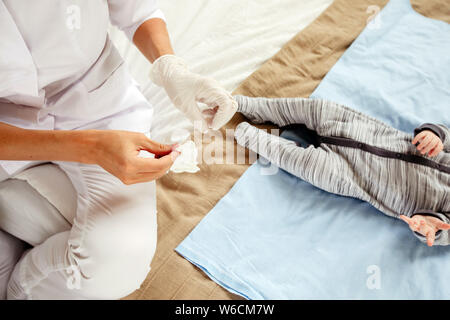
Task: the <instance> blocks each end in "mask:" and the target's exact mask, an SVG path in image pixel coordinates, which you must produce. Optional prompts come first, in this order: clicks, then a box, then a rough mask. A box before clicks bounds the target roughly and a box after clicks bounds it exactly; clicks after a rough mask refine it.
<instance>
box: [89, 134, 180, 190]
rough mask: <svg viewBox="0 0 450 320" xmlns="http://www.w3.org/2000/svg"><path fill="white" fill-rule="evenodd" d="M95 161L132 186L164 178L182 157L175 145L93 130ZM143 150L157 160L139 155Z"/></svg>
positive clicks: (144, 137)
mask: <svg viewBox="0 0 450 320" xmlns="http://www.w3.org/2000/svg"><path fill="white" fill-rule="evenodd" d="M92 136H93V137H94V138H93V140H94V141H95V142H94V143H93V144H92V149H91V150H92V152H91V154H92V155H93V159H90V161H89V162H91V163H95V164H98V165H99V166H101V167H102V168H103V169H105V170H106V171H108V172H109V173H111V174H112V175H114V176H116V177H117V178H119V179H120V180H121V181H122V182H123V183H124V184H127V185H130V184H135V183H141V182H148V181H152V180H156V179H158V178H160V177H162V176H163V175H165V174H166V173H167V172H168V170H169V169H170V167H171V166H172V164H173V162H174V161H175V159H176V158H177V157H178V156H179V154H180V153H179V152H178V151H174V150H173V149H174V147H175V146H170V145H164V144H160V143H157V142H155V141H152V140H150V139H149V138H147V137H146V136H145V135H144V134H143V133H136V132H128V131H116V130H104V131H103V130H95V131H94V130H93V131H92ZM141 151H147V152H150V153H152V154H154V155H155V158H144V157H141V156H139V153H140V152H141Z"/></svg>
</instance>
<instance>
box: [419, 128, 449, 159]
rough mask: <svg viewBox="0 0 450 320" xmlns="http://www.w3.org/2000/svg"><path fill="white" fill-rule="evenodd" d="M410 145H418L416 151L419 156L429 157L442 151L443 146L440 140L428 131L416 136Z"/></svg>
mask: <svg viewBox="0 0 450 320" xmlns="http://www.w3.org/2000/svg"><path fill="white" fill-rule="evenodd" d="M412 143H413V144H414V145H416V144H417V143H418V145H417V150H419V151H420V153H421V154H423V155H429V156H430V157H435V156H437V155H438V154H439V153H440V152H442V150H444V144H443V143H442V141H441V139H440V138H439V137H438V136H437V135H436V134H435V133H434V132H432V131H430V130H424V131H422V132H421V133H419V134H418V135H416V136H415V137H414V140H413V141H412Z"/></svg>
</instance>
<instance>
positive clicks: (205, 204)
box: [127, 0, 450, 299]
mask: <svg viewBox="0 0 450 320" xmlns="http://www.w3.org/2000/svg"><path fill="white" fill-rule="evenodd" d="M387 2H388V1H387V0H352V1H348V0H336V1H334V3H333V4H332V5H331V6H330V7H329V8H328V9H327V10H326V11H325V12H324V13H323V14H322V15H321V16H320V17H319V18H317V20H315V21H314V22H313V23H312V24H311V25H309V26H308V27H307V28H305V29H304V30H303V31H302V32H300V33H299V34H298V35H297V36H295V37H294V38H293V39H292V40H291V41H289V42H288V43H287V44H286V45H285V46H284V47H283V48H282V49H281V51H280V52H279V53H277V54H276V55H275V56H274V57H273V58H272V59H270V60H269V61H267V62H266V63H265V64H264V65H263V66H262V67H261V68H260V69H259V70H258V71H256V72H255V73H253V74H252V75H251V76H250V77H249V78H247V79H246V80H245V81H244V82H243V83H242V84H241V86H240V87H239V88H238V89H237V90H236V91H235V94H243V95H248V96H265V97H299V96H302V97H308V96H309V95H310V94H311V93H312V92H313V91H314V89H315V88H316V87H317V85H318V84H319V83H320V81H321V80H322V79H323V77H324V76H325V75H326V74H327V72H328V71H329V70H330V69H331V67H332V66H333V65H334V64H335V63H336V62H337V60H338V59H339V58H340V57H341V55H342V54H343V53H344V52H345V50H346V49H347V48H348V47H349V46H350V44H351V43H352V42H353V41H354V39H355V38H356V37H357V36H358V35H359V34H360V32H361V31H362V30H363V29H364V28H365V26H366V24H367V21H368V19H369V18H370V16H371V15H372V14H373V12H372V11H369V12H368V10H367V9H368V7H369V6H374V5H375V6H379V7H380V9H381V8H382V7H383V6H384V5H385V4H386V3H387ZM412 4H413V6H414V8H415V9H416V10H417V11H418V12H419V13H421V14H423V15H425V16H428V17H431V18H435V19H440V20H444V21H447V22H449V23H450V1H448V0H412ZM241 121H243V118H242V116H240V115H236V116H235V117H234V118H233V120H232V121H231V122H230V123H229V124H228V125H227V128H228V129H232V128H234V127H236V125H237V124H238V123H240V122H241ZM221 133H222V135H223V136H225V130H222V131H221ZM219 140H220V139H218V138H215V139H209V140H208V139H206V141H204V142H203V151H204V152H206V153H209V152H210V150H209V149H208V145H209V146H210V145H211V143H218V142H219ZM211 141H212V142H211ZM224 145H225V144H224ZM235 148H237V147H236V145H235ZM224 149H225V146H224ZM235 150H237V149H235ZM235 152H237V151H235ZM216 157H217V158H216V161H217V160H219V161H220V160H221V159H222V158H221V157H220V156H217V154H216ZM224 161H225V160H224ZM200 168H201V171H200V172H199V173H197V174H195V175H191V174H169V175H167V176H165V177H164V178H162V179H160V180H159V181H158V182H157V188H158V191H157V199H158V225H159V227H158V248H157V251H156V255H155V258H154V260H153V262H152V271H151V272H150V273H149V275H148V277H147V279H146V280H145V282H144V283H143V285H142V286H141V288H140V289H139V290H137V291H136V292H134V293H133V294H131V295H130V296H128V297H127V299H236V298H239V297H237V296H235V295H233V294H231V293H229V292H227V291H226V290H225V289H223V288H221V287H220V286H219V285H217V284H216V283H215V282H213V281H212V280H210V279H209V278H208V277H207V276H206V275H205V274H204V273H203V272H202V271H201V270H199V269H198V268H196V267H194V266H193V265H192V264H191V263H189V262H188V261H187V260H185V259H183V258H182V257H180V256H179V255H178V254H177V253H176V252H175V251H174V248H175V247H176V246H177V245H178V244H179V243H180V242H181V241H182V240H183V239H184V238H185V237H186V236H187V235H188V234H189V232H190V231H192V229H193V228H194V227H195V226H196V225H197V224H198V223H199V222H200V220H201V219H202V218H203V217H204V216H205V215H206V214H207V213H208V212H209V211H210V210H211V209H212V208H213V207H214V206H215V204H216V203H217V202H218V201H219V200H220V199H221V198H222V197H223V196H224V195H225V194H226V193H227V192H228V191H229V190H230V189H231V187H232V186H233V184H234V183H235V182H236V181H237V180H238V179H239V177H240V176H241V175H242V174H243V173H244V171H245V170H246V169H247V168H248V165H247V164H241V165H238V164H206V163H204V164H202V165H200Z"/></svg>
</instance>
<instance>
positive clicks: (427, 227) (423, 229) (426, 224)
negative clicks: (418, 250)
mask: <svg viewBox="0 0 450 320" xmlns="http://www.w3.org/2000/svg"><path fill="white" fill-rule="evenodd" d="M400 219H402V220H403V221H405V222H406V223H407V224H408V225H409V228H410V229H411V230H412V231H415V232H418V233H420V234H421V235H423V236H424V237H426V238H427V244H428V246H429V247H431V246H432V245H433V243H434V239H435V238H436V232H438V231H439V230H450V224H448V223H445V222H443V221H442V220H440V219H438V218H435V217H430V216H422V215H420V214H417V215H415V216H414V217H412V218H408V217H407V216H404V215H401V216H400Z"/></svg>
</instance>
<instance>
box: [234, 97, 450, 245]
mask: <svg viewBox="0 0 450 320" xmlns="http://www.w3.org/2000/svg"><path fill="white" fill-rule="evenodd" d="M235 99H236V101H237V102H238V104H239V107H238V111H239V112H241V113H242V114H243V115H244V116H246V117H247V118H248V119H249V120H251V121H252V122H254V123H264V122H272V123H274V124H276V125H278V126H280V127H285V126H289V125H294V124H303V125H305V126H306V127H307V128H308V129H310V130H313V131H315V132H316V133H317V139H318V143H317V144H316V145H310V146H308V147H307V148H303V147H301V146H298V145H297V144H296V143H295V142H293V141H290V140H287V139H284V138H281V137H278V136H274V135H270V134H268V133H266V132H265V131H262V130H259V129H257V128H256V127H254V126H251V125H249V124H248V123H246V122H243V123H241V124H239V126H238V127H237V128H236V132H235V138H236V140H237V142H238V143H239V144H240V145H242V146H244V147H247V148H249V149H250V150H252V151H254V152H257V153H259V154H260V155H262V156H263V157H265V158H267V159H268V160H270V161H271V162H272V163H273V164H275V165H277V166H279V167H280V168H282V169H284V170H286V171H287V172H289V173H291V174H293V175H295V176H297V177H299V178H301V179H303V180H305V181H307V182H309V183H311V184H313V185H314V186H316V187H318V188H321V189H323V190H325V191H328V192H331V193H335V194H339V195H343V196H349V197H353V198H357V199H361V200H363V201H366V202H368V203H370V204H371V205H373V206H374V207H375V208H377V209H378V210H380V211H382V212H383V213H385V214H387V215H389V216H392V217H396V218H400V219H402V220H403V221H405V222H406V223H407V224H408V225H409V227H410V228H411V230H412V231H414V234H415V235H416V236H417V237H418V238H419V239H420V240H421V241H423V242H426V243H427V244H428V246H432V245H433V244H437V245H448V244H450V234H449V231H448V230H449V229H450V224H449V222H450V130H449V129H448V128H447V127H445V126H443V125H434V124H424V125H422V126H420V127H418V128H417V129H416V130H415V137H412V136H411V135H409V134H407V133H405V132H402V131H400V130H397V129H395V128H393V127H391V126H388V125H387V124H385V123H383V122H381V121H379V120H376V119H374V118H372V117H370V116H367V115H365V114H363V113H361V112H358V111H355V110H352V109H350V108H348V107H345V106H343V105H339V104H337V103H333V102H329V101H325V100H319V99H304V98H276V99H268V98H249V97H244V96H236V97H235Z"/></svg>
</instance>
